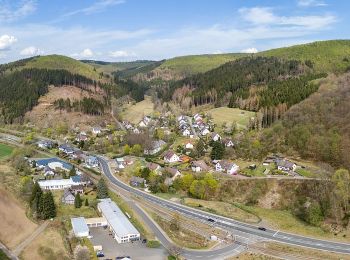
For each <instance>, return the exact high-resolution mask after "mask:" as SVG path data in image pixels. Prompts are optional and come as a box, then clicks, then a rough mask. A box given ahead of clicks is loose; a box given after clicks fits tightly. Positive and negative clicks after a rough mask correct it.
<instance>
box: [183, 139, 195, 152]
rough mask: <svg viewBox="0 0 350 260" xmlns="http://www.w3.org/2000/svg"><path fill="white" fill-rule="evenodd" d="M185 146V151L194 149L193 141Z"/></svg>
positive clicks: (187, 142)
mask: <svg viewBox="0 0 350 260" xmlns="http://www.w3.org/2000/svg"><path fill="white" fill-rule="evenodd" d="M184 146H185V149H191V150H192V149H193V148H194V146H193V143H192V142H191V141H186V142H185V145H184Z"/></svg>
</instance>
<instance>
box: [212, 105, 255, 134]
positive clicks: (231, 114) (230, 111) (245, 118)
mask: <svg viewBox="0 0 350 260" xmlns="http://www.w3.org/2000/svg"><path fill="white" fill-rule="evenodd" d="M206 113H207V114H210V115H211V116H212V118H213V121H214V123H215V124H216V125H217V127H218V128H221V126H222V124H223V123H227V124H232V122H236V123H237V127H238V128H239V129H243V128H246V127H247V126H248V123H249V119H250V118H251V117H254V116H255V113H254V112H250V111H246V110H241V109H238V108H229V107H218V108H213V109H210V110H208V111H206Z"/></svg>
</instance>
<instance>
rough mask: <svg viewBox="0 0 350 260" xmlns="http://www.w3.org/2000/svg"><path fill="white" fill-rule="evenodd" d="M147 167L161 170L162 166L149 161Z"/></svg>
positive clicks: (152, 169)
mask: <svg viewBox="0 0 350 260" xmlns="http://www.w3.org/2000/svg"><path fill="white" fill-rule="evenodd" d="M147 168H148V169H150V170H151V171H155V172H157V171H159V170H160V169H161V168H162V167H161V166H160V165H159V164H156V163H153V162H149V163H147Z"/></svg>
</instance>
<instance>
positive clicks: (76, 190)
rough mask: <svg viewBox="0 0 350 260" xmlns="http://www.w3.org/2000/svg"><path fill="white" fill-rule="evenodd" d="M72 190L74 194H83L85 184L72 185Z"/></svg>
mask: <svg viewBox="0 0 350 260" xmlns="http://www.w3.org/2000/svg"><path fill="white" fill-rule="evenodd" d="M70 191H71V192H72V193H73V194H74V195H77V194H78V193H79V194H83V193H84V186H83V185H81V184H79V185H72V187H70Z"/></svg>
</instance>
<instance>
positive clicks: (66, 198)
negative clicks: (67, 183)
mask: <svg viewBox="0 0 350 260" xmlns="http://www.w3.org/2000/svg"><path fill="white" fill-rule="evenodd" d="M74 200H75V197H74V195H73V193H72V192H71V191H70V190H69V189H65V190H64V192H63V196H62V200H61V201H62V203H64V204H70V205H73V204H74Z"/></svg>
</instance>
